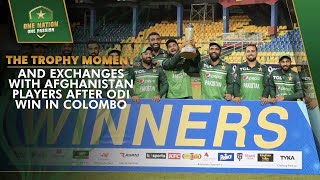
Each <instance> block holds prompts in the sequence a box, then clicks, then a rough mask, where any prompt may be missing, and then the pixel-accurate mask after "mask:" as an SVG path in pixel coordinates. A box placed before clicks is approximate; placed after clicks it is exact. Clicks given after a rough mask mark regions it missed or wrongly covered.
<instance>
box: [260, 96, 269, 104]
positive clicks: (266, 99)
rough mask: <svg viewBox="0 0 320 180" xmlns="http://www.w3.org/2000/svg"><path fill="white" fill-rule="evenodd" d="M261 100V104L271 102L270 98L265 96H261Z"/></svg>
mask: <svg viewBox="0 0 320 180" xmlns="http://www.w3.org/2000/svg"><path fill="white" fill-rule="evenodd" d="M260 100H261V105H265V104H267V103H268V102H269V101H268V98H265V97H260Z"/></svg>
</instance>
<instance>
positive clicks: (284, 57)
mask: <svg viewBox="0 0 320 180" xmlns="http://www.w3.org/2000/svg"><path fill="white" fill-rule="evenodd" d="M283 59H289V60H290V61H291V57H290V56H288V55H283V56H281V57H280V58H279V62H280V61H282V60H283Z"/></svg>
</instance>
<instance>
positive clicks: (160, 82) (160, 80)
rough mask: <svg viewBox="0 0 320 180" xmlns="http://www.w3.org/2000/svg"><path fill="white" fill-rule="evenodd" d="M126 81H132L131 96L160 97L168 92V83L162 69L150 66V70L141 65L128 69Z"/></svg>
mask: <svg viewBox="0 0 320 180" xmlns="http://www.w3.org/2000/svg"><path fill="white" fill-rule="evenodd" d="M128 80H133V82H134V88H133V89H130V95H131V96H139V97H140V98H153V97H154V96H156V95H160V96H161V97H162V96H163V95H164V94H165V93H166V92H167V91H168V82H167V79H166V76H165V74H164V72H163V70H162V67H154V66H151V68H150V69H146V68H144V67H143V66H142V65H140V66H134V67H132V68H130V69H129V75H128Z"/></svg>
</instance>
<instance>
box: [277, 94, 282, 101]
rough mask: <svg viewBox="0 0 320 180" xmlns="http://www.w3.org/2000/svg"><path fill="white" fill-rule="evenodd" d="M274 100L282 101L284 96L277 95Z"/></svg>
mask: <svg viewBox="0 0 320 180" xmlns="http://www.w3.org/2000/svg"><path fill="white" fill-rule="evenodd" d="M276 100H277V101H283V100H284V96H282V95H279V96H277V97H276Z"/></svg>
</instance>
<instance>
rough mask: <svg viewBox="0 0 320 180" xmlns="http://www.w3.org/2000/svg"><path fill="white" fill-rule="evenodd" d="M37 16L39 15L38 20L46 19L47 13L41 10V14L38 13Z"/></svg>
mask: <svg viewBox="0 0 320 180" xmlns="http://www.w3.org/2000/svg"><path fill="white" fill-rule="evenodd" d="M36 14H38V19H40V18H42V19H44V15H45V14H46V13H43V12H42V10H40V12H39V13H36Z"/></svg>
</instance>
